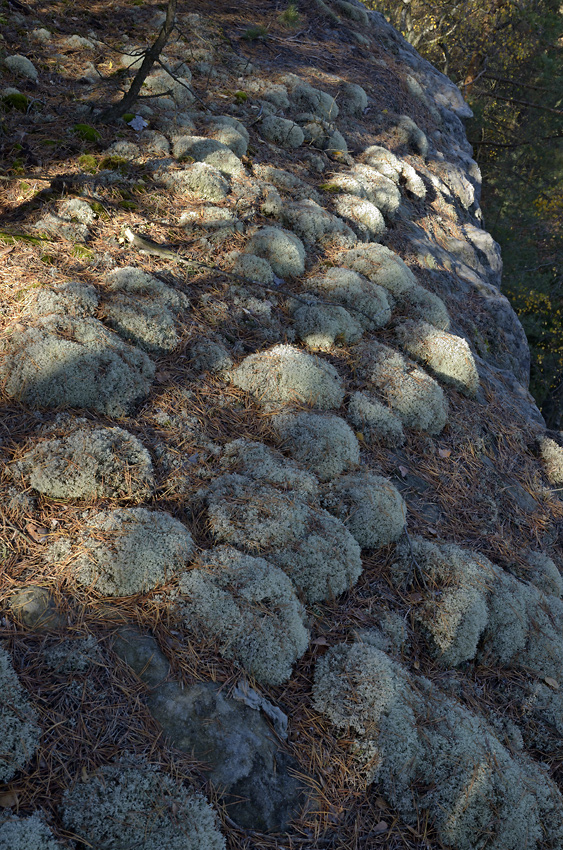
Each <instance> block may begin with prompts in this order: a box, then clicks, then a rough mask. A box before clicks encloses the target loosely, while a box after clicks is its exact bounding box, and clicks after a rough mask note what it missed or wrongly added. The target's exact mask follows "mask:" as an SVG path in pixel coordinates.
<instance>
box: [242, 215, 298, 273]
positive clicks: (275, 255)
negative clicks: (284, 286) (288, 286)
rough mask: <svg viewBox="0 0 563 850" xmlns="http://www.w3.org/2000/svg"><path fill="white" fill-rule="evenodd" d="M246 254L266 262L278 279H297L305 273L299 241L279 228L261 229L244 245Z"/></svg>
mask: <svg viewBox="0 0 563 850" xmlns="http://www.w3.org/2000/svg"><path fill="white" fill-rule="evenodd" d="M245 252H246V253H247V254H256V256H257V257H262V259H264V260H267V261H268V262H269V264H270V265H271V267H272V268H273V270H274V272H275V273H276V274H277V275H278V276H279V277H298V276H299V275H301V274H303V272H304V271H305V248H304V246H303V243H302V242H301V240H300V239H299V238H298V237H297V236H295V234H294V233H290V232H289V231H288V230H284V229H283V228H281V227H261V228H259V229H258V230H257V231H256V233H255V234H254V236H252V238H251V239H250V240H249V242H248V243H247V245H246V249H245Z"/></svg>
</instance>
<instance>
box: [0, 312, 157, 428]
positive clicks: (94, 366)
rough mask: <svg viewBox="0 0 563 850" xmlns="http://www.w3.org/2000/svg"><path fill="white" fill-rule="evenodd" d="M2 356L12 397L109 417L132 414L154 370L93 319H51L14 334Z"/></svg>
mask: <svg viewBox="0 0 563 850" xmlns="http://www.w3.org/2000/svg"><path fill="white" fill-rule="evenodd" d="M2 349H3V350H2ZM0 354H4V355H5V356H4V358H3V360H2V361H1V363H0V380H4V382H5V385H4V386H5V391H6V393H7V395H8V396H9V397H10V398H15V399H17V400H19V401H21V402H23V403H24V404H29V405H30V406H31V407H60V408H67V407H84V408H90V409H92V410H97V411H98V412H100V413H106V414H107V415H108V416H123V415H125V414H127V413H129V412H130V411H131V409H132V407H133V406H134V404H135V403H136V402H138V401H139V400H140V399H142V398H144V397H145V396H146V395H147V394H148V392H149V389H150V385H151V382H152V379H153V377H154V371H155V367H154V363H152V362H151V360H149V358H148V357H147V355H146V354H145V353H144V352H143V351H140V350H139V349H138V348H134V347H133V346H131V345H127V344H126V343H125V342H122V341H121V340H120V338H119V337H118V336H117V335H116V334H114V333H112V331H110V330H108V329H107V328H105V327H104V325H102V323H101V322H99V321H98V320H97V319H92V318H86V319H71V318H69V317H63V316H59V315H50V316H47V317H45V318H44V319H40V320H39V321H38V323H37V326H36V327H31V328H28V329H27V330H25V331H21V332H19V331H17V332H15V333H14V334H12V336H11V337H10V339H9V340H8V341H7V342H5V343H4V344H3V346H0Z"/></svg>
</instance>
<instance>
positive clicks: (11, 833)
mask: <svg viewBox="0 0 563 850" xmlns="http://www.w3.org/2000/svg"><path fill="white" fill-rule="evenodd" d="M68 846H69V845H67V844H64V845H63V844H61V843H60V842H59V841H57V839H56V838H55V836H54V835H53V833H52V832H51V830H50V829H49V827H48V826H47V824H46V823H45V821H44V820H43V819H42V817H41V815H40V814H38V813H37V812H34V813H33V814H32V815H30V816H29V817H27V818H19V817H16V816H15V815H14V816H12V817H10V818H9V819H7V820H5V821H4V822H3V823H2V825H1V826H0V850H64V848H65V847H68ZM71 846H74V844H72V845H71Z"/></svg>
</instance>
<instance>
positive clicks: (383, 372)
mask: <svg viewBox="0 0 563 850" xmlns="http://www.w3.org/2000/svg"><path fill="white" fill-rule="evenodd" d="M355 353H356V363H357V369H358V374H359V375H360V377H361V378H363V379H364V380H366V381H369V383H370V384H371V386H372V387H373V389H374V390H376V391H377V390H378V391H379V393H380V395H381V396H382V398H383V399H384V400H385V402H386V403H387V404H388V405H389V406H390V407H391V408H392V409H393V410H394V411H395V413H396V414H397V416H398V417H399V418H400V420H401V422H402V423H403V425H406V426H407V427H409V428H414V429H415V430H417V431H426V432H427V433H428V434H439V433H440V431H441V430H442V428H443V427H444V425H445V424H446V422H447V418H448V402H447V400H446V398H445V396H444V393H443V391H442V388H441V387H440V386H439V385H438V384H437V383H436V381H435V380H434V378H431V377H430V375H427V374H426V372H424V371H423V370H422V369H418V368H416V367H415V366H414V364H413V363H412V362H411V361H409V360H407V358H405V357H403V356H402V355H401V354H399V352H398V351H395V350H394V349H392V348H389V347H388V346H386V345H382V344H381V343H378V342H376V341H375V340H372V341H370V342H364V343H360V344H359V345H358V346H357V347H356V352H355Z"/></svg>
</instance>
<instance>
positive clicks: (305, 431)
mask: <svg viewBox="0 0 563 850" xmlns="http://www.w3.org/2000/svg"><path fill="white" fill-rule="evenodd" d="M272 422H273V425H274V428H275V429H276V431H277V432H278V434H279V436H280V439H281V441H282V445H283V448H284V449H285V451H287V452H288V453H289V454H290V455H291V457H292V458H293V459H294V460H296V461H298V462H299V463H300V464H302V465H303V466H305V467H306V468H307V469H309V470H310V471H311V472H313V473H314V474H315V475H316V476H318V478H319V479H320V480H321V481H328V480H330V479H332V478H334V477H335V476H337V475H340V474H341V473H342V472H347V471H348V470H350V469H354V468H355V467H356V466H357V465H358V462H359V460H360V447H359V445H358V440H357V439H356V437H355V435H354V432H353V431H352V429H351V428H350V426H349V425H348V424H347V423H346V422H345V421H344V419H342V418H341V417H340V416H335V415H334V414H331V413H325V414H319V413H281V414H277V415H276V416H274V417H273V418H272Z"/></svg>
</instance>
